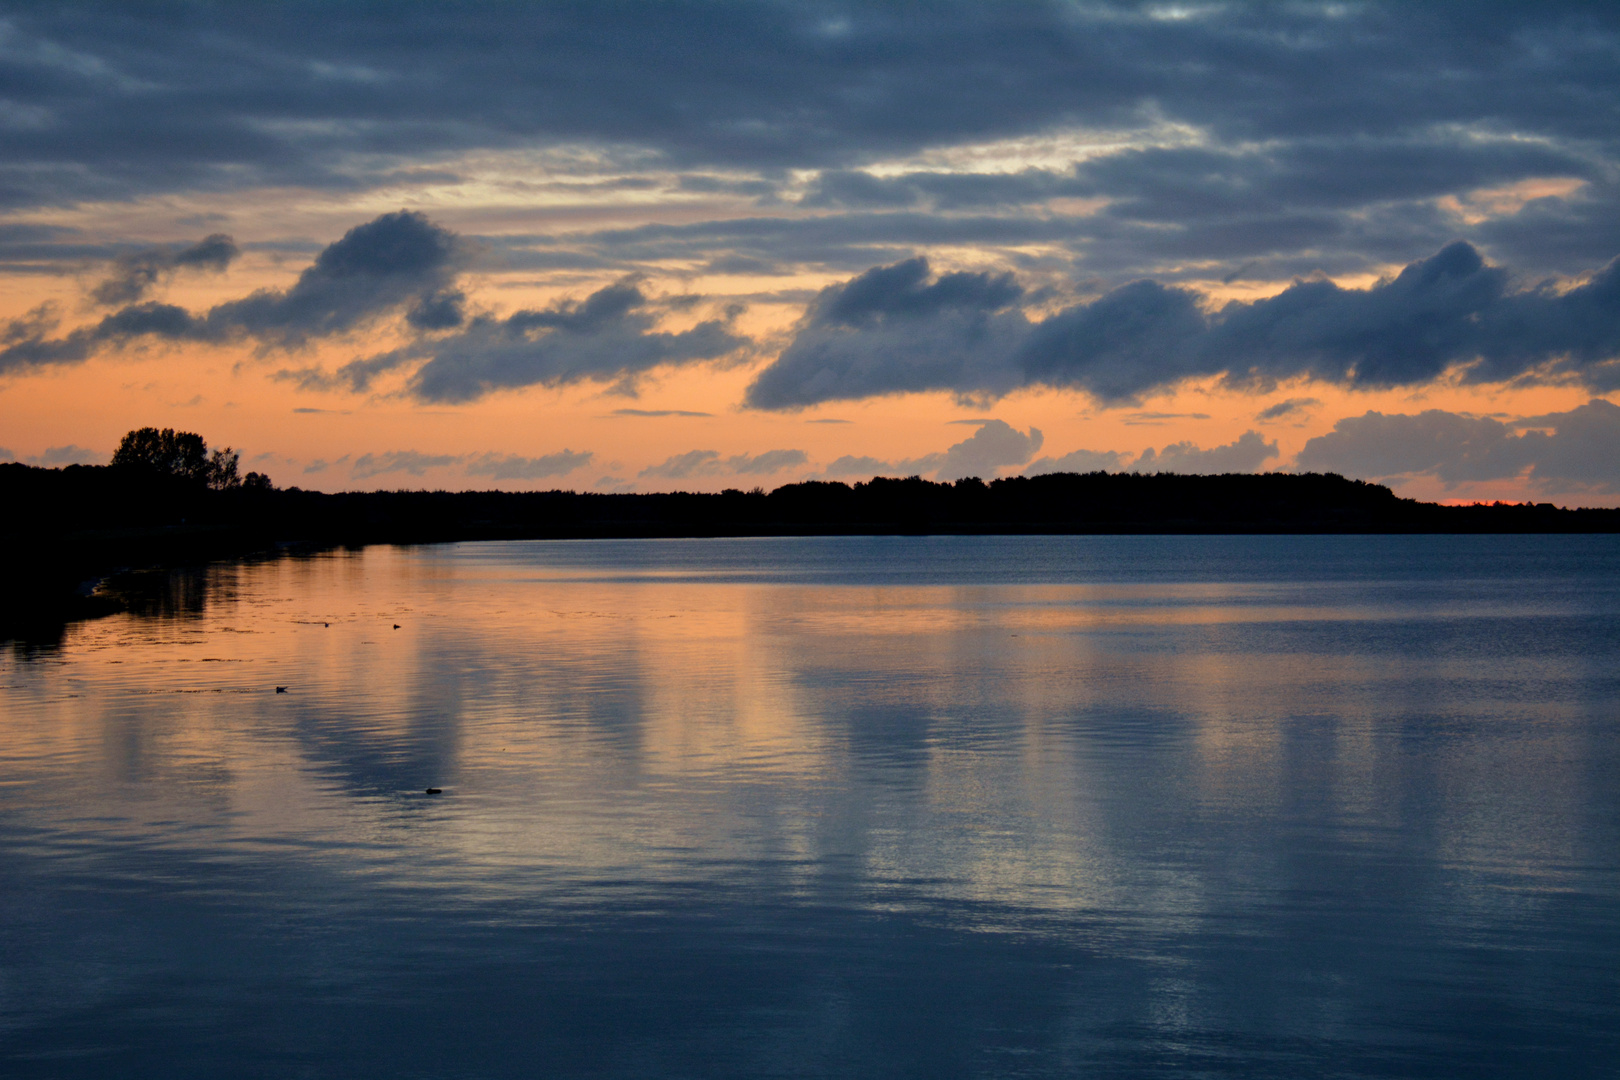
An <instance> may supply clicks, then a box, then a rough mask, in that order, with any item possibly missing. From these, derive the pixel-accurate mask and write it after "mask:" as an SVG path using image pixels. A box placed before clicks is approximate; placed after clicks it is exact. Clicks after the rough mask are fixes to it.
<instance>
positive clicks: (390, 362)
mask: <svg viewBox="0 0 1620 1080" xmlns="http://www.w3.org/2000/svg"><path fill="white" fill-rule="evenodd" d="M738 314H740V310H737V309H732V310H730V311H728V312H727V313H726V314H725V316H724V317H722V318H719V319H708V320H704V321H702V322H699V323H698V324H697V325H695V326H693V327H691V328H690V329H687V330H682V331H678V332H670V331H663V330H657V329H654V327H655V324H656V323H657V321H658V314H657V311H656V310H655V306H654V305H653V303H652V302H651V301H649V299H648V297H647V296H646V295H645V294H644V293H643V292H642V291H641V288H640V286H639V284H638V282H637V279H635V278H634V277H630V278H624V279H622V280H620V281H618V282H615V283H614V284H612V285H609V286H607V287H605V288H602V289H599V290H598V291H596V292H594V293H592V294H591V295H590V296H588V297H586V298H585V299H584V300H582V301H577V302H563V303H559V304H556V305H554V306H552V307H550V308H546V309H544V310H541V311H530V310H525V311H518V312H515V313H513V314H512V315H509V316H507V317H506V318H496V317H494V316H488V315H484V316H478V317H476V318H474V319H472V320H471V321H470V322H468V324H467V325H466V326H465V327H463V328H462V329H461V330H460V331H458V332H456V333H454V334H451V335H448V336H445V337H440V338H435V339H431V340H425V341H422V342H418V343H416V344H414V345H411V346H407V347H406V348H404V349H401V350H397V351H395V352H392V353H386V354H383V355H381V356H377V357H371V358H368V359H366V360H362V361H356V362H354V363H351V364H349V365H347V366H345V367H344V368H341V369H339V371H338V376H339V377H340V378H343V379H347V380H348V381H349V383H350V385H351V386H352V387H353V388H354V389H363V388H364V387H365V386H367V385H368V384H369V382H370V380H371V379H372V378H373V377H374V376H375V375H376V374H378V373H380V372H382V371H385V370H389V369H391V368H394V367H398V366H400V365H402V364H405V363H407V362H410V361H414V360H419V359H425V360H426V362H425V363H424V364H422V366H421V367H419V368H417V370H416V372H415V374H413V375H412V376H411V378H410V380H409V384H408V386H409V390H410V392H411V393H412V394H413V395H414V396H416V397H418V398H420V399H422V400H425V401H440V402H462V401H472V400H474V399H476V398H479V397H482V396H484V395H485V394H488V393H490V392H492V391H495V390H501V389H511V388H516V387H524V386H535V385H540V386H560V385H564V384H567V383H572V382H579V381H582V380H597V381H610V380H615V379H616V380H620V381H626V380H633V379H634V378H635V377H636V376H637V375H640V374H642V373H643V372H646V371H648V370H650V369H651V368H654V367H657V366H658V365H660V364H672V363H684V362H687V361H692V360H713V359H718V358H720V357H723V356H726V355H728V354H730V353H733V352H736V351H738V350H739V349H741V348H743V347H744V346H746V345H748V344H749V342H748V339H747V338H744V337H741V336H738V335H737V334H734V333H733V332H732V331H731V329H730V321H731V319H733V318H735V317H736V315H738Z"/></svg>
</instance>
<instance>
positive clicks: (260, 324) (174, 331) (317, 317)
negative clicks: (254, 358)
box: [0, 210, 462, 372]
mask: <svg viewBox="0 0 1620 1080" xmlns="http://www.w3.org/2000/svg"><path fill="white" fill-rule="evenodd" d="M461 256H462V247H461V244H460V242H459V241H458V239H457V238H456V237H455V236H454V234H452V233H450V232H449V231H448V230H446V229H443V228H440V227H439V226H437V225H435V224H433V223H432V222H431V221H429V220H428V219H427V218H426V217H424V216H423V215H421V214H418V213H415V212H414V211H406V210H402V211H399V212H398V213H393V214H383V215H382V216H380V217H378V218H375V219H374V220H372V221H369V222H367V223H366V224H364V225H357V226H355V227H354V228H353V229H350V230H349V231H348V232H347V233H345V234H344V236H343V237H342V238H341V239H339V240H337V241H336V242H334V243H332V244H330V245H328V246H327V247H326V248H325V249H324V250H322V251H321V253H320V254H319V255H318V256H317V257H316V259H315V262H314V263H313V264H312V265H310V266H309V267H307V268H305V270H304V271H303V272H302V273H300V274H299V275H298V280H297V281H296V282H294V283H293V285H292V286H291V287H290V288H288V289H284V290H278V289H261V290H259V291H258V292H255V293H253V294H251V295H249V296H246V297H243V298H241V299H239V300H232V301H228V302H226V303H223V304H220V305H218V306H216V307H214V308H211V309H210V310H208V311H207V312H205V313H204V314H202V315H193V314H192V313H191V312H189V311H187V310H186V309H184V308H181V307H177V306H175V305H173V304H161V303H155V302H152V301H146V302H143V303H138V304H130V305H127V306H125V307H123V308H120V309H119V310H117V311H114V312H112V313H110V314H108V315H106V316H104V317H103V318H102V319H101V320H100V321H99V322H97V323H95V324H92V325H89V326H84V327H80V328H79V329H77V330H74V331H73V332H72V333H70V334H68V335H66V336H65V337H62V338H57V339H49V338H48V337H47V336H46V335H48V334H49V333H51V332H52V331H53V330H54V329H55V318H54V315H53V313H51V312H50V311H49V310H48V309H35V311H33V312H30V313H29V314H28V315H27V316H24V317H23V318H22V319H20V320H15V321H13V322H12V323H11V324H10V325H9V326H8V327H7V328H6V330H5V331H4V333H3V334H0V341H3V342H4V344H5V347H4V348H3V349H0V372H4V371H7V370H14V369H17V368H24V367H33V366H40V365H44V364H63V363H76V362H79V361H82V360H84V359H86V358H88V357H89V356H90V355H91V354H92V353H94V352H95V351H96V350H97V349H99V348H101V347H103V346H105V345H108V344H114V343H120V344H121V343H126V342H129V341H131V340H133V339H136V338H141V337H148V336H149V337H157V338H164V339H169V340H174V341H203V342H211V343H220V342H225V341H230V340H234V339H238V338H244V337H246V338H252V339H256V340H258V341H260V342H261V343H263V344H265V345H274V346H280V347H287V348H291V347H296V346H299V345H303V344H305V343H306V342H308V341H310V340H312V339H315V338H320V337H327V336H331V335H335V334H342V333H345V332H347V331H350V330H353V329H355V328H356V327H358V326H361V325H363V324H365V323H367V322H369V321H370V320H372V319H373V318H375V317H377V316H379V315H381V314H383V313H385V312H387V311H389V310H392V309H395V308H398V307H401V306H403V305H406V304H408V303H411V304H414V305H416V306H417V307H420V306H421V305H423V304H430V305H431V304H433V303H438V302H441V301H442V300H443V298H444V297H445V296H446V295H447V290H449V289H450V288H451V284H452V282H453V280H454V278H455V275H456V274H457V272H458V270H459V266H460V261H461ZM104 284H105V283H104ZM120 287H122V286H120ZM412 310H413V311H414V310H416V308H415V307H413V309H412Z"/></svg>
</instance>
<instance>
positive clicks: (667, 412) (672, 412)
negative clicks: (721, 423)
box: [613, 409, 714, 417]
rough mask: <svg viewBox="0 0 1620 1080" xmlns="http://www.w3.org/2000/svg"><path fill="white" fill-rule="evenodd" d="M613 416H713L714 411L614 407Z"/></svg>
mask: <svg viewBox="0 0 1620 1080" xmlns="http://www.w3.org/2000/svg"><path fill="white" fill-rule="evenodd" d="M613 415H614V416H643V417H657V416H713V415H714V413H706V412H694V411H693V410H691V409H614V410H613Z"/></svg>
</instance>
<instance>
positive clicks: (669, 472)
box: [636, 450, 810, 480]
mask: <svg viewBox="0 0 1620 1080" xmlns="http://www.w3.org/2000/svg"><path fill="white" fill-rule="evenodd" d="M809 460H810V455H808V454H806V453H805V452H804V451H803V450H766V451H765V452H764V453H762V454H734V455H732V456H731V457H728V458H725V459H723V460H722V459H721V457H720V452H719V451H718V450H689V451H687V452H686V453H684V454H674V455H672V456H671V457H669V458H667V459H665V460H664V461H662V462H660V463H659V464H657V465H649V466H647V467H646V468H645V469H642V470H641V472H639V473H637V474H636V477H637V479H639V480H686V479H689V478H693V477H702V476H726V475H731V476H768V475H770V474H772V473H778V472H781V471H782V470H783V469H791V468H794V467H796V466H799V465H803V464H805V463H806V462H808V461H809Z"/></svg>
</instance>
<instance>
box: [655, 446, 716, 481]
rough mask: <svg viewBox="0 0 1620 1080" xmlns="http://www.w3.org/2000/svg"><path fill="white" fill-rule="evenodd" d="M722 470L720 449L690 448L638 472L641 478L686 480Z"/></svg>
mask: <svg viewBox="0 0 1620 1080" xmlns="http://www.w3.org/2000/svg"><path fill="white" fill-rule="evenodd" d="M719 471H720V451H718V450H688V451H687V452H686V453H684V454H674V455H671V456H670V457H668V458H666V459H664V461H662V462H660V463H659V464H657V465H649V466H647V467H646V468H645V469H642V470H641V471H640V472H639V473H637V474H636V478H637V479H639V480H685V479H686V478H687V477H690V476H711V475H713V474H715V473H717V472H719Z"/></svg>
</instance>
